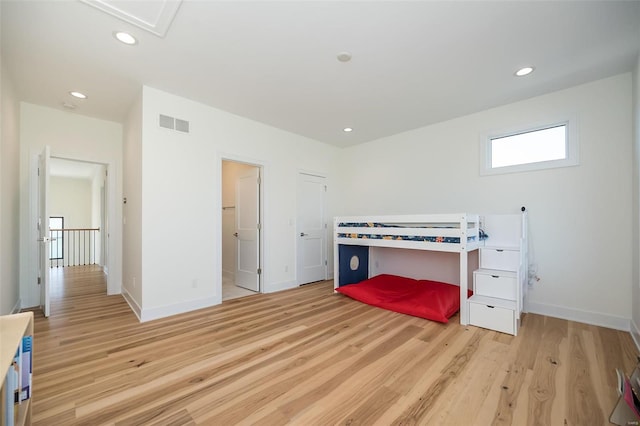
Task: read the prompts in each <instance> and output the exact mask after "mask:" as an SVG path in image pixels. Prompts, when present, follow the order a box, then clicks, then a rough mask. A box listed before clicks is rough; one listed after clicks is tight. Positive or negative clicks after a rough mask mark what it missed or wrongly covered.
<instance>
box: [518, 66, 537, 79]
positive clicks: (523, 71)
mask: <svg viewBox="0 0 640 426" xmlns="http://www.w3.org/2000/svg"><path fill="white" fill-rule="evenodd" d="M533 70H534V68H533V67H524V68H520V69H519V70H518V71H516V73H515V74H516V76H517V77H524V76H525V75H529V74H531V73H532V72H533Z"/></svg>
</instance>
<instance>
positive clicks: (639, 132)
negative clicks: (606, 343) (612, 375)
mask: <svg viewBox="0 0 640 426" xmlns="http://www.w3.org/2000/svg"><path fill="white" fill-rule="evenodd" d="M633 130H634V133H633V197H632V202H633V228H632V229H633V233H632V235H633V258H632V262H633V280H632V285H631V287H632V288H631V295H632V297H631V314H632V322H631V334H632V336H633V338H634V340H635V342H636V346H637V347H638V348H639V349H640V55H638V60H637V62H636V66H635V69H634V70H633Z"/></svg>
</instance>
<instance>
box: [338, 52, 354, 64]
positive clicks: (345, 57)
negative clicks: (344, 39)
mask: <svg viewBox="0 0 640 426" xmlns="http://www.w3.org/2000/svg"><path fill="white" fill-rule="evenodd" d="M336 57H337V58H338V60H339V61H340V62H349V61H350V60H351V53H349V52H340V53H338V56H336Z"/></svg>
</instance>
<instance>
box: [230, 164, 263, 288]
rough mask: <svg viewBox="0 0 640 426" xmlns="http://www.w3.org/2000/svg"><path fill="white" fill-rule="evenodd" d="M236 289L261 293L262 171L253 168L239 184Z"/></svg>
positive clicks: (237, 184)
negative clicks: (241, 288)
mask: <svg viewBox="0 0 640 426" xmlns="http://www.w3.org/2000/svg"><path fill="white" fill-rule="evenodd" d="M236 227H237V228H236V233H235V234H234V235H235V236H236V238H237V240H238V244H237V245H236V247H237V250H238V254H237V260H238V261H237V263H236V285H238V286H240V287H244V288H246V289H248V290H253V291H260V273H261V271H260V169H259V168H258V167H252V168H250V169H248V170H247V171H246V172H243V173H242V174H241V175H240V176H239V177H238V180H237V181H236Z"/></svg>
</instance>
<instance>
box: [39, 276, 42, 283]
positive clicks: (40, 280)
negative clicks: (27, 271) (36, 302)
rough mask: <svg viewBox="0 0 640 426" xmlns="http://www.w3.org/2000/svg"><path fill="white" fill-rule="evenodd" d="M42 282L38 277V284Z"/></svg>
mask: <svg viewBox="0 0 640 426" xmlns="http://www.w3.org/2000/svg"><path fill="white" fill-rule="evenodd" d="M41 282H42V279H41V278H40V277H38V285H40V283H41Z"/></svg>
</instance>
